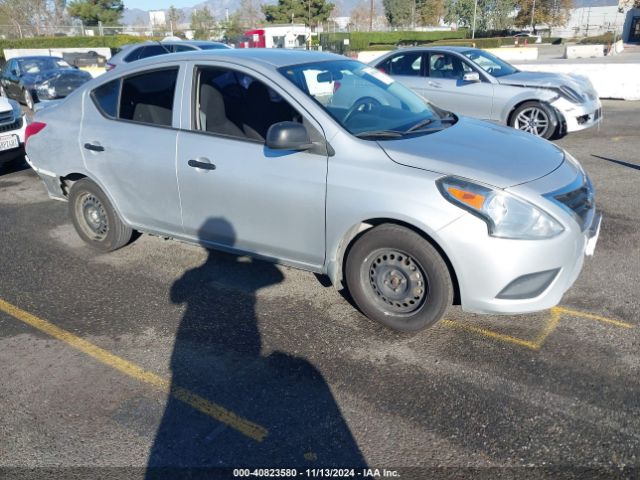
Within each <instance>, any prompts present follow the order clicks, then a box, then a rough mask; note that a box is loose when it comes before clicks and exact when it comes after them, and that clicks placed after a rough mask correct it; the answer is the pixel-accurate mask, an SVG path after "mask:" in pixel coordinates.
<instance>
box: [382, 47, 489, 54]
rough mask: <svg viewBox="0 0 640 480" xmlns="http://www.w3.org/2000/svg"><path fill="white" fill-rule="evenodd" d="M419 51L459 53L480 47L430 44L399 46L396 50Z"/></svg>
mask: <svg viewBox="0 0 640 480" xmlns="http://www.w3.org/2000/svg"><path fill="white" fill-rule="evenodd" d="M400 50H402V51H417V52H422V51H424V50H446V51H448V52H458V53H462V52H467V51H469V50H479V49H478V48H473V47H461V46H459V45H433V46H429V45H423V46H421V47H406V48H399V49H397V50H394V52H395V51H400Z"/></svg>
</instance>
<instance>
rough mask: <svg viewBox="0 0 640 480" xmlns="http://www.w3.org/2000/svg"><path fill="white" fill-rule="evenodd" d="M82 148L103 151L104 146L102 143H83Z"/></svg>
mask: <svg viewBox="0 0 640 480" xmlns="http://www.w3.org/2000/svg"><path fill="white" fill-rule="evenodd" d="M84 148H86V149H87V150H91V151H92V152H104V147H103V146H102V145H94V144H93V143H85V144H84Z"/></svg>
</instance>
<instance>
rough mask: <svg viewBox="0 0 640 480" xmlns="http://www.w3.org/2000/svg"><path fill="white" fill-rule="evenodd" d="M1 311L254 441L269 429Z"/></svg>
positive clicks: (23, 316)
mask: <svg viewBox="0 0 640 480" xmlns="http://www.w3.org/2000/svg"><path fill="white" fill-rule="evenodd" d="M0 310H1V311H3V312H5V313H7V314H8V315H11V316H12V317H14V318H16V319H18V320H20V321H21V322H24V323H26V324H27V325H30V326H32V327H33V328H36V329H38V330H40V331H41V332H44V333H46V334H47V335H50V336H52V337H54V338H57V339H58V340H60V341H62V342H64V343H66V344H67V345H69V346H71V347H73V348H75V349H76V350H79V351H81V352H82V353H85V354H87V355H89V356H91V357H93V358H95V359H96V360H98V361H99V362H101V363H103V364H105V365H107V366H109V367H111V368H114V369H116V370H118V371H120V372H122V373H124V374H125V375H128V376H130V377H131V378H134V379H136V380H138V381H140V382H142V383H146V384H148V385H151V386H153V387H155V388H157V389H158V390H161V391H163V392H165V393H167V394H169V395H171V396H172V397H173V398H175V399H177V400H180V401H182V402H184V403H186V404H187V405H189V406H191V407H193V408H195V409H196V410H198V411H200V412H202V413H204V414H205V415H208V416H210V417H212V418H214V419H216V420H217V421H219V422H221V423H224V424H226V425H228V426H229V427H231V428H233V429H235V430H237V431H238V432H240V433H242V434H244V435H246V436H247V437H249V438H252V439H253V440H256V441H258V442H261V441H262V440H264V438H265V437H266V436H267V434H268V433H269V432H268V430H267V429H266V428H264V427H262V426H260V425H258V424H256V423H253V422H251V421H249V420H247V419H245V418H242V417H240V416H238V415H236V414H235V413H233V412H232V411H230V410H227V409H226V408H224V407H222V406H220V405H218V404H216V403H213V402H210V401H209V400H207V399H206V398H204V397H201V396H200V395H197V394H195V393H193V392H191V391H189V390H187V389H186V388H182V387H180V386H176V385H172V384H171V382H170V381H169V380H167V379H166V378H163V377H161V376H159V375H156V374H155V373H152V372H149V371H147V370H145V369H143V368H142V367H139V366H138V365H136V364H134V363H131V362H129V361H128V360H125V359H124V358H121V357H118V356H117V355H114V354H113V353H111V352H109V351H107V350H105V349H103V348H100V347H98V346H96V345H94V344H93V343H90V342H87V341H86V340H83V339H82V338H80V337H78V336H76V335H74V334H73V333H70V332H68V331H66V330H63V329H62V328H60V327H56V326H55V325H54V324H52V323H50V322H47V321H46V320H43V319H41V318H38V317H36V316H35V315H32V314H31V313H29V312H26V311H24V310H22V309H20V308H18V307H16V306H14V305H11V304H10V303H7V302H5V301H4V300H2V299H0Z"/></svg>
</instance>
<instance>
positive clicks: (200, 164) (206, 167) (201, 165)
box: [187, 160, 216, 170]
mask: <svg viewBox="0 0 640 480" xmlns="http://www.w3.org/2000/svg"><path fill="white" fill-rule="evenodd" d="M187 165H189V166H190V167H193V168H201V169H203V170H215V169H216V166H215V165H214V164H213V163H209V162H201V161H199V160H189V161H188V162H187Z"/></svg>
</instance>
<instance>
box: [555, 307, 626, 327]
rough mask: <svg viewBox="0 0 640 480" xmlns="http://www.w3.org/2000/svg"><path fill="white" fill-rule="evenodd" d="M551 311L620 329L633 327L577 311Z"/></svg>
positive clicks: (559, 308) (611, 319)
mask: <svg viewBox="0 0 640 480" xmlns="http://www.w3.org/2000/svg"><path fill="white" fill-rule="evenodd" d="M551 310H552V311H553V310H555V311H558V312H560V313H565V314H567V315H571V316H572V317H579V318H588V319H590V320H596V321H598V322H603V323H608V324H610V325H615V326H616V327H620V328H633V327H634V326H633V324H631V323H627V322H622V321H620V320H615V319H613V318H608V317H601V316H600V315H594V314H592V313H586V312H580V311H578V310H572V309H570V308H565V307H554V308H552V309H551Z"/></svg>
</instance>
